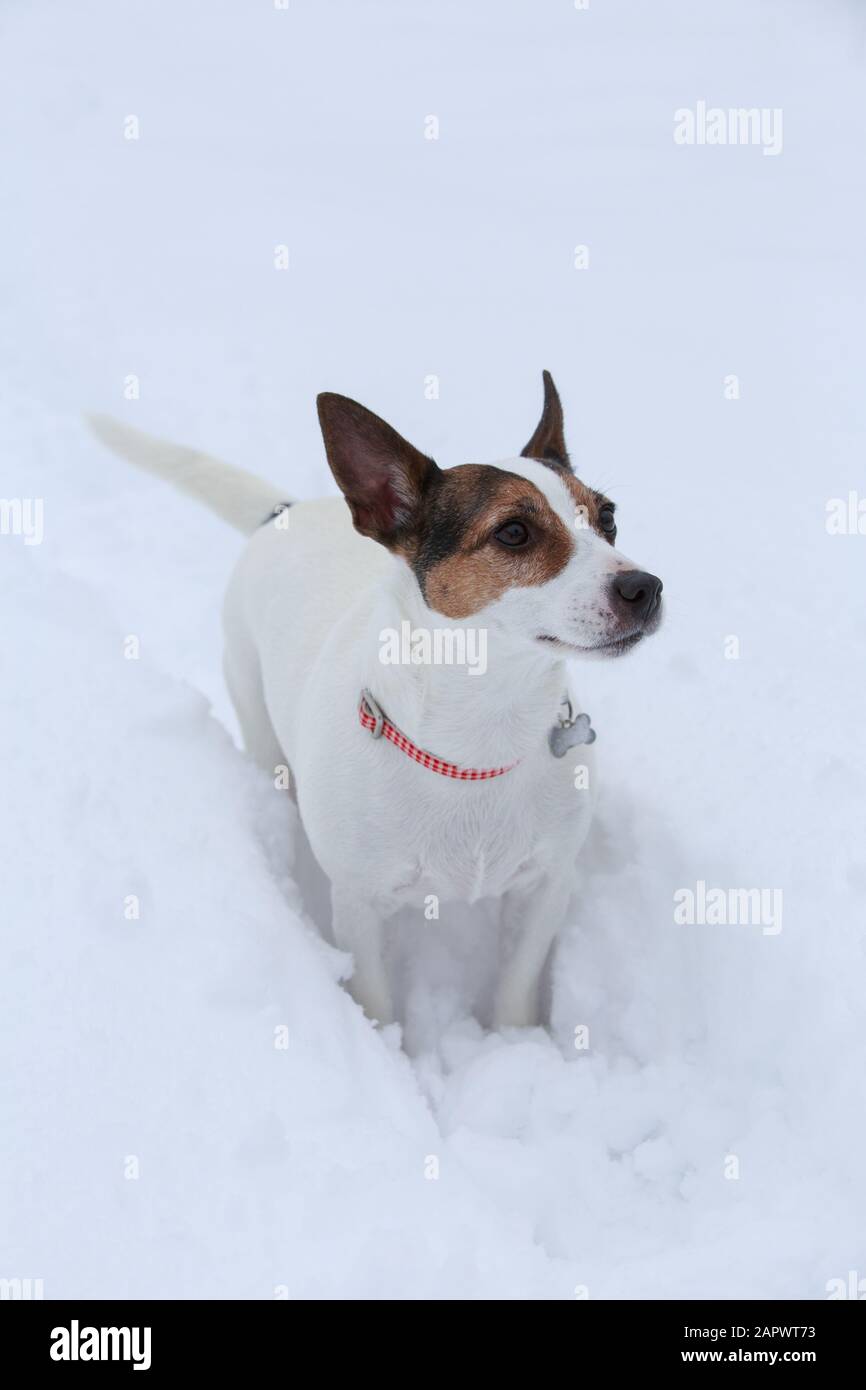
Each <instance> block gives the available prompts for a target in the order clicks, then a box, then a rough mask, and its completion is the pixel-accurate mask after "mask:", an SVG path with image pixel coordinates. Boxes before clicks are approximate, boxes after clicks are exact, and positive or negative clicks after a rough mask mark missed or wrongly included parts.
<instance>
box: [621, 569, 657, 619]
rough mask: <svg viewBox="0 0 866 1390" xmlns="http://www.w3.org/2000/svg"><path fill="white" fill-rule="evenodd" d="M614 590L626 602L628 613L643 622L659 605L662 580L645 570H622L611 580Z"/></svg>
mask: <svg viewBox="0 0 866 1390" xmlns="http://www.w3.org/2000/svg"><path fill="white" fill-rule="evenodd" d="M613 587H614V591H615V592H616V593H617V594H618V595H619V597H620V598H621V599H623V600H624V601H625V602H626V603H627V604H628V611H629V613H632V614H634V616H635V618H637V619H639V620H640V622H643V623H645V622H646V621H647V619H648V618H651V617H652V615H653V613H654V612H655V610H656V609H657V608H658V605H659V598H660V596H661V591H662V581H661V580H660V579H659V578H658V576H657V575H655V574H647V573H646V571H645V570H623V571H622V572H621V573H620V574H618V575H616V576H615V578H614V581H613Z"/></svg>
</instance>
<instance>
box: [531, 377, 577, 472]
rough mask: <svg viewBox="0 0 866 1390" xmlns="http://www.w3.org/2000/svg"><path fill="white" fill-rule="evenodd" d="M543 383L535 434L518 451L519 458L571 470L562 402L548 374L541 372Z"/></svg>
mask: <svg viewBox="0 0 866 1390" xmlns="http://www.w3.org/2000/svg"><path fill="white" fill-rule="evenodd" d="M542 379H543V381H544V409H543V411H542V412H541V419H540V420H539V422H538V424H537V425H536V427H535V433H534V434H533V436H532V438H531V439H530V441H529V443H528V444H526V445H525V446H524V447H523V448H522V449H521V451H520V457H521V458H525V459H538V461H539V463H553V464H558V465H559V467H560V468H568V469H569V470H570V469H571V461H570V459H569V457H568V450H567V448H566V447H565V426H564V423H563V419H562V401H561V400H560V399H559V392H558V391H557V389H556V387H555V386H554V384H553V377H552V376H551V375H550V372H542Z"/></svg>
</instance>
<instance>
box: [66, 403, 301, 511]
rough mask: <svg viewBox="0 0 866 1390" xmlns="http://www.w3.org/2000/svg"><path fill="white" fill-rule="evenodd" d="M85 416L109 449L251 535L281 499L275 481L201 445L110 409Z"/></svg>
mask: <svg viewBox="0 0 866 1390" xmlns="http://www.w3.org/2000/svg"><path fill="white" fill-rule="evenodd" d="M87 419H88V423H89V425H90V428H91V429H92V430H93V432H94V434H95V435H96V437H97V438H98V439H101V440H102V443H103V444H107V445H108V447H109V449H113V450H114V452H115V453H116V454H122V456H123V457H124V458H126V459H129V461H130V463H134V464H135V465H136V467H137V468H143V469H144V471H145V473H154V474H156V476H157V477H158V478H165V479H166V481H167V482H169V483H172V484H173V485H174V486H175V487H176V488H178V489H179V490H180V491H181V492H185V493H187V494H188V495H189V496H190V497H195V498H196V499H197V500H198V501H199V502H204V503H205V505H206V506H208V507H210V509H211V511H214V512H216V514H217V516H221V517H222V519H223V521H227V522H228V523H229V525H230V526H234V527H236V528H237V530H238V531H243V532H244V534H245V535H248V536H249V535H252V533H253V531H255V530H256V528H257V527H258V526H261V524H262V522H264V521H267V519H268V517H269V516H270V515H271V514H272V513H273V512H274V509H275V508H276V507H277V506H279V505H280V502H281V500H282V499H281V497H280V493H279V492H278V490H277V489H276V488H275V487H274V485H273V484H272V483H267V482H265V480H264V478H257V477H256V475H255V474H254V473H245V472H244V470H243V469H242V468H234V467H233V466H232V465H231V464H230V463H221V462H220V460H219V459H215V458H210V457H209V455H208V454H202V453H199V451H198V450H197V449H187V448H185V447H184V446H183V445H182V444H169V443H168V442H167V441H166V440H164V439H155V438H154V437H153V435H150V434H144V433H143V431H142V430H136V429H133V428H132V427H131V426H130V425H124V424H122V423H121V422H120V421H119V420H113V419H112V418H111V416H110V415H88V417H87Z"/></svg>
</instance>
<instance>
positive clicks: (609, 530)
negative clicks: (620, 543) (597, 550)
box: [598, 507, 616, 536]
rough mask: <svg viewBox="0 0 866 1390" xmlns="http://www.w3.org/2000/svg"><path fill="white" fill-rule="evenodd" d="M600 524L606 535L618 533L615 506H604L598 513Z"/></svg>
mask: <svg viewBox="0 0 866 1390" xmlns="http://www.w3.org/2000/svg"><path fill="white" fill-rule="evenodd" d="M598 524H599V526H600V527H601V529H602V531H603V532H604V534H605V535H606V536H615V535H616V517H615V516H614V514H613V507H602V509H601V511H600V512H599V514H598Z"/></svg>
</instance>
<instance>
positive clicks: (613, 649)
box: [535, 630, 645, 656]
mask: <svg viewBox="0 0 866 1390" xmlns="http://www.w3.org/2000/svg"><path fill="white" fill-rule="evenodd" d="M644 635H645V634H644V632H643V630H641V631H639V632H630V633H628V635H627V636H625V637H615V638H613V639H612V640H611V641H610V642H596V643H595V644H594V645H593V646H591V647H578V646H577V645H576V644H575V643H574V642H564V641H563V640H562V638H561V637H553V636H551V634H550V633H549V632H540V633H539V634H538V636H537V637H536V639H535V640H536V642H546V643H548V644H549V645H550V646H553V647H556V648H558V649H559V650H561V651H564V652H574V653H576V654H577V655H580V656H624V655H625V653H626V652H630V651H631V649H632V647H636V646H637V644H638V642H639V641H640V640H641V638H642V637H643V636H644Z"/></svg>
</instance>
